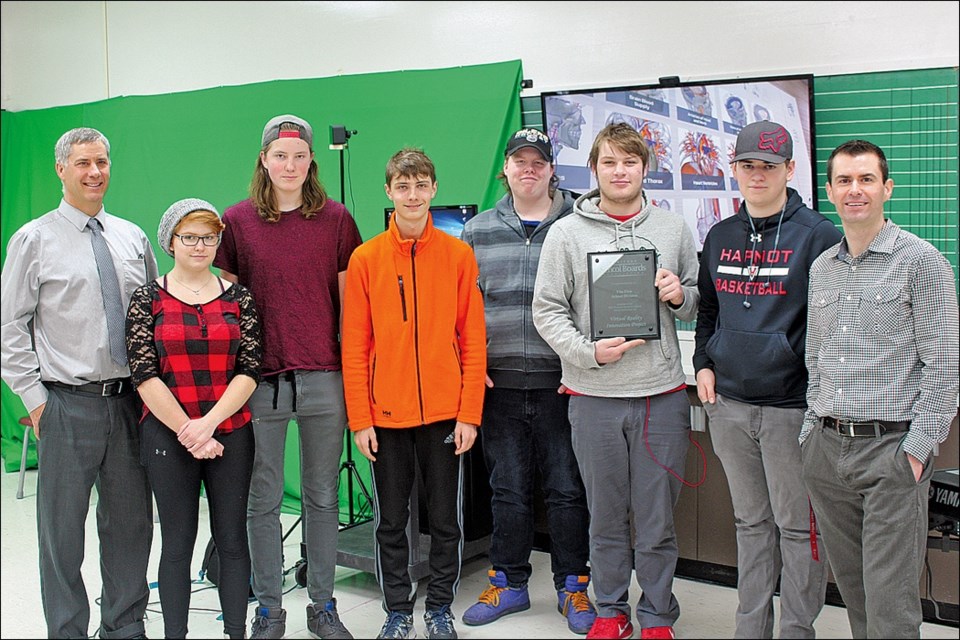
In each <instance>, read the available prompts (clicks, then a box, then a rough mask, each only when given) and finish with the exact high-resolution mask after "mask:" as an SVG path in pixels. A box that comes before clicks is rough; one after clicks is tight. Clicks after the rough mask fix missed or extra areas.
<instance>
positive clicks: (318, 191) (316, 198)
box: [250, 123, 327, 222]
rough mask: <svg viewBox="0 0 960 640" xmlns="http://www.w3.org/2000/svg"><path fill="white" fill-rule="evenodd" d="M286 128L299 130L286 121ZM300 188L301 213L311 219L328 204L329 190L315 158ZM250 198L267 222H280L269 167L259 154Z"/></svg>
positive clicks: (281, 128) (282, 127)
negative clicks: (325, 187) (322, 179)
mask: <svg viewBox="0 0 960 640" xmlns="http://www.w3.org/2000/svg"><path fill="white" fill-rule="evenodd" d="M286 129H297V130H299V129H298V128H297V125H295V124H287V123H284V124H283V125H281V127H280V130H281V131H284V130H286ZM273 142H274V141H271V142H269V143H268V144H267V145H266V146H265V147H263V149H261V150H260V153H261V154H264V155H265V154H266V153H267V150H268V149H270V145H271V144H273ZM300 190H301V197H302V199H303V204H301V205H300V214H301V215H302V216H303V217H304V218H306V219H307V220H309V219H310V218H312V217H314V216H315V215H317V213H318V212H319V211H320V210H321V209H323V206H324V205H325V204H327V192H326V191H325V190H324V188H323V185H322V184H320V168H319V167H318V166H317V161H316V159H315V158H313V159H311V160H310V168H309V169H307V177H306V179H304V181H303V186H301V187H300ZM250 199H251V200H252V201H253V205H254V206H255V207H256V208H257V213H258V214H260V217H261V218H262V219H264V220H266V221H267V222H278V221H279V220H280V209H279V207H278V206H277V197H276V194H275V193H274V186H273V181H272V180H271V179H270V173H269V172H268V171H267V168H266V167H265V166H263V163H262V162H261V161H260V156H259V155H258V156H257V163H256V166H255V167H254V168H253V178H252V179H251V180H250Z"/></svg>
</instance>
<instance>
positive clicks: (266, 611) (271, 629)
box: [250, 607, 287, 639]
mask: <svg viewBox="0 0 960 640" xmlns="http://www.w3.org/2000/svg"><path fill="white" fill-rule="evenodd" d="M286 630H287V612H286V610H284V609H281V608H280V607H277V608H276V609H271V608H270V607H257V613H256V615H254V616H253V620H252V621H251V623H250V638H251V639H255V638H282V637H283V634H284V632H286Z"/></svg>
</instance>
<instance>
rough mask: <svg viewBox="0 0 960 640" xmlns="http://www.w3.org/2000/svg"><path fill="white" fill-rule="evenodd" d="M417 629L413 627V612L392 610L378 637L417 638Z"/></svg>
mask: <svg viewBox="0 0 960 640" xmlns="http://www.w3.org/2000/svg"><path fill="white" fill-rule="evenodd" d="M416 637H417V630H416V629H414V627H413V614H412V613H403V612H401V611H391V612H390V613H388V614H387V619H386V621H385V622H384V623H383V627H381V628H380V633H379V635H377V638H401V639H403V638H416Z"/></svg>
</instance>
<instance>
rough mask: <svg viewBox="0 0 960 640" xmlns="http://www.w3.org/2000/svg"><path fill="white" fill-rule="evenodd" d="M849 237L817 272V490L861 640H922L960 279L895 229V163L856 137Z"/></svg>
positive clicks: (831, 166)
mask: <svg viewBox="0 0 960 640" xmlns="http://www.w3.org/2000/svg"><path fill="white" fill-rule="evenodd" d="M826 186H827V196H828V197H829V198H830V202H832V203H833V204H834V205H835V206H836V208H837V213H838V214H839V215H840V220H841V221H842V222H843V233H844V237H843V240H841V242H840V243H839V244H837V245H834V246H833V247H831V248H830V249H827V250H826V251H825V252H824V253H823V254H821V255H820V257H819V258H817V259H816V260H815V261H814V263H813V265H812V266H811V267H810V289H809V304H808V308H807V349H806V362H807V369H808V370H809V372H810V383H809V386H808V390H807V405H808V409H807V414H806V417H805V420H804V425H803V429H802V431H801V432H800V441H801V443H802V444H801V458H802V459H803V479H804V481H805V482H806V484H807V489H808V490H809V492H810V500H811V501H812V502H813V508H814V510H815V511H816V514H817V518H818V519H819V522H820V530H821V532H822V533H823V539H824V540H825V541H826V544H827V548H828V549H830V566H831V568H832V569H833V574H834V577H835V579H836V581H837V586H838V587H839V588H840V595H842V596H843V602H844V604H846V606H847V617H848V618H849V619H850V629H851V631H852V632H853V637H854V638H918V637H920V623H921V622H922V610H921V608H920V573H921V569H922V567H923V558H924V554H925V553H926V547H927V545H926V542H927V530H928V529H929V522H928V520H927V505H928V491H929V488H930V476H931V475H932V473H933V460H932V458H933V455H932V453H931V452H932V450H933V448H934V447H935V446H936V445H937V444H938V443H941V442H943V441H944V440H946V439H947V435H948V434H949V431H950V421H951V420H952V419H953V417H954V416H955V415H956V411H957V386H958V383H957V375H958V374H957V371H958V349H960V347H958V320H957V296H956V292H955V289H954V280H953V271H952V269H951V268H950V263H949V262H947V259H946V258H945V257H943V255H942V254H941V253H940V252H939V251H937V250H936V248H934V247H933V245H931V244H930V243H929V242H926V241H925V240H921V239H920V238H918V237H917V236H915V235H913V234H912V233H910V232H908V231H904V230H903V229H901V228H900V227H898V226H897V225H896V224H894V223H893V221H891V220H886V219H885V218H884V213H883V206H884V203H885V202H886V201H887V200H888V199H889V198H890V196H891V194H892V193H893V180H891V179H890V175H889V169H888V166H887V159H886V157H885V156H884V153H883V151H882V150H881V149H880V148H879V147H877V146H876V145H874V144H873V143H871V142H867V141H864V140H851V141H849V142H845V143H844V144H842V145H840V146H839V147H837V148H836V149H834V151H833V153H831V155H830V158H829V160H828V161H827V185H826Z"/></svg>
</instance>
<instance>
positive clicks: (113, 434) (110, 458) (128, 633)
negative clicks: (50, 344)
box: [37, 386, 153, 638]
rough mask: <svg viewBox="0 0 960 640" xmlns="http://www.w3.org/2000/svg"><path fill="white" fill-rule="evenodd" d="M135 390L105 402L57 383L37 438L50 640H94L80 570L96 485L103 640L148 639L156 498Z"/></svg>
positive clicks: (42, 576)
mask: <svg viewBox="0 0 960 640" xmlns="http://www.w3.org/2000/svg"><path fill="white" fill-rule="evenodd" d="M139 418H140V415H139V403H138V402H137V396H136V392H135V391H133V390H130V391H129V392H127V393H124V394H121V395H117V396H111V397H109V398H104V397H101V396H99V395H95V394H92V393H84V392H78V391H70V390H65V389H63V388H61V387H55V386H50V387H49V396H48V397H47V406H46V408H45V409H44V411H43V415H42V416H41V417H40V439H39V440H38V441H37V458H38V463H39V470H38V483H37V534H38V538H39V546H40V594H41V598H42V599H43V613H44V616H45V617H46V621H47V634H48V636H49V637H51V638H86V637H88V635H89V630H88V628H87V627H88V625H89V624H90V602H89V600H88V596H87V590H86V588H85V587H84V584H83V576H81V574H80V566H81V564H83V552H84V531H85V525H84V523H85V521H86V519H87V511H88V510H89V508H90V491H91V489H92V488H93V487H94V486H96V487H97V496H98V499H97V533H98V534H99V536H100V558H99V560H100V576H101V579H102V582H103V588H102V590H101V592H100V596H101V600H100V625H101V626H100V637H101V638H133V637H137V636H141V635H143V631H144V629H143V613H144V610H145V609H146V606H147V599H148V598H149V595H150V591H149V589H148V588H147V563H148V561H149V559H150V543H151V542H152V540H153V515H152V512H153V502H152V501H151V498H150V487H149V485H148V484H147V474H146V471H145V470H144V468H143V467H142V466H141V465H140V432H139V427H138V425H137V422H138V420H139Z"/></svg>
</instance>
